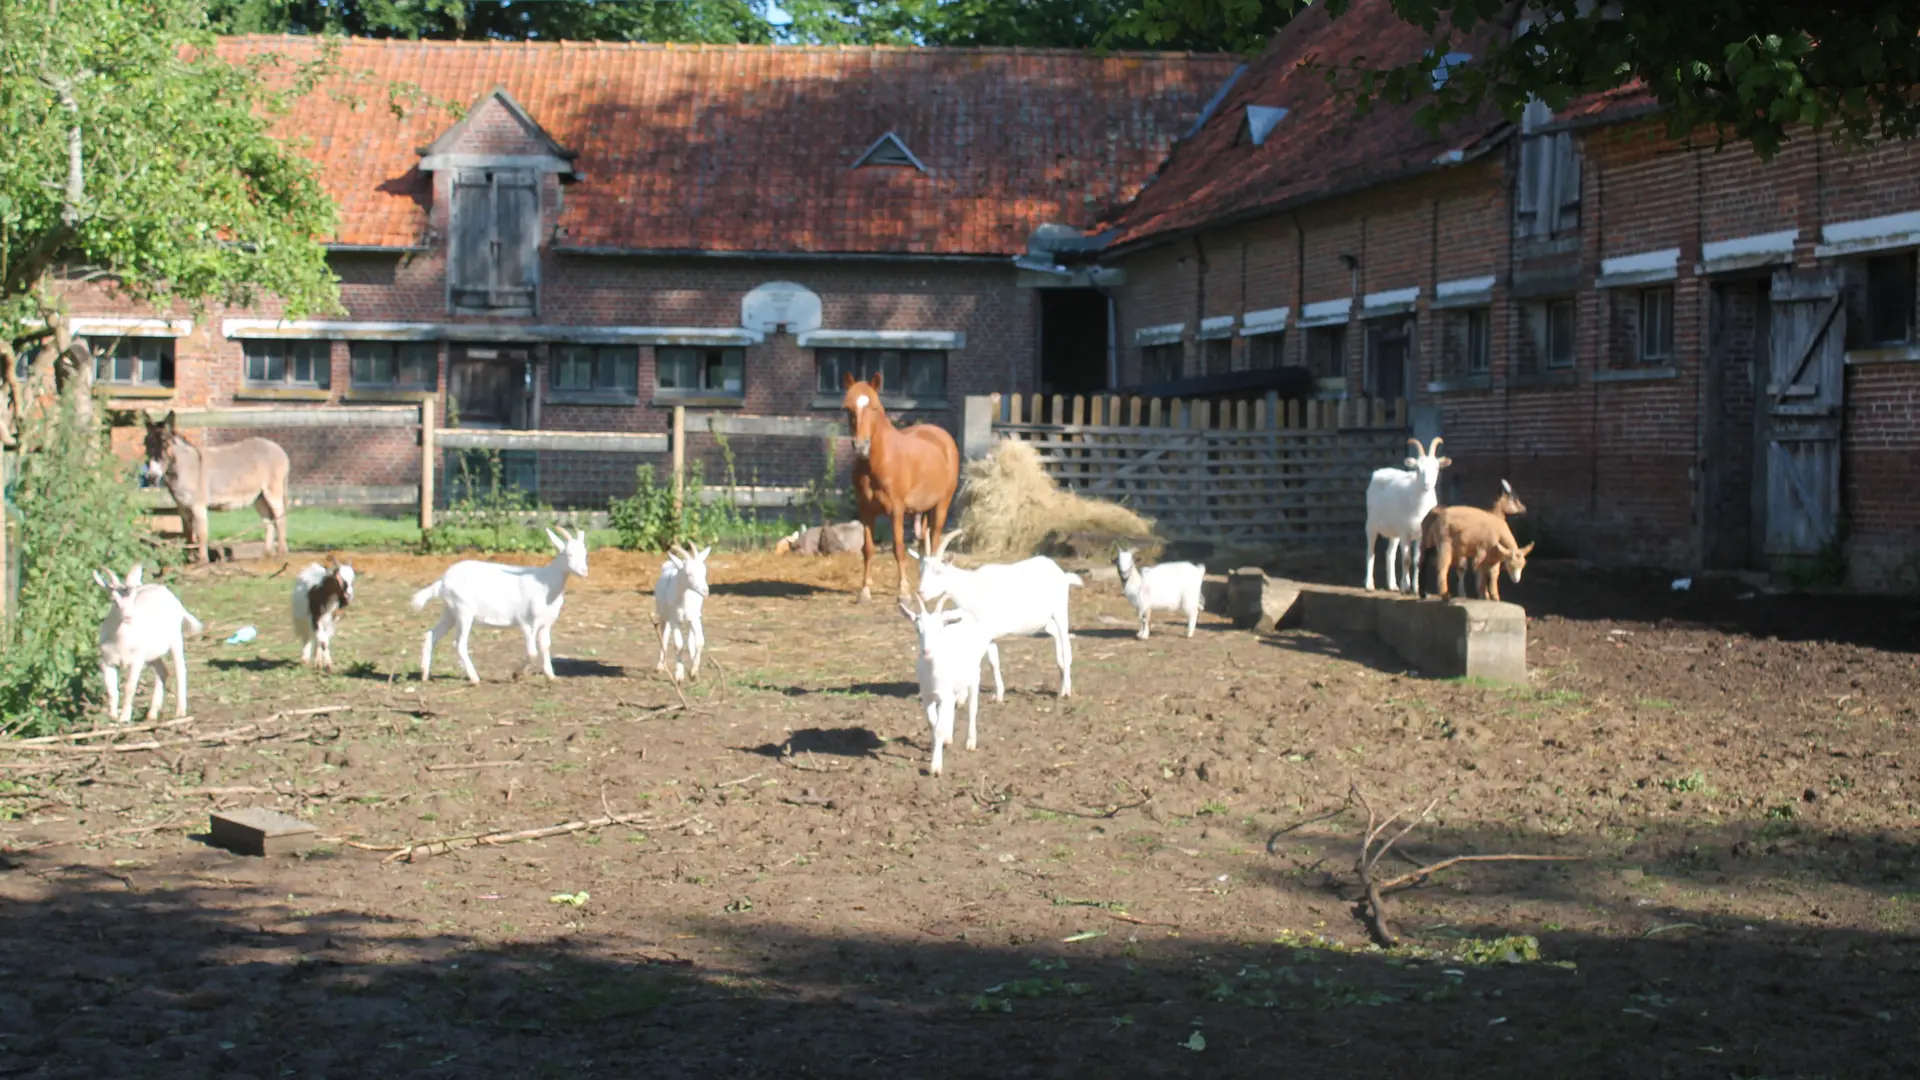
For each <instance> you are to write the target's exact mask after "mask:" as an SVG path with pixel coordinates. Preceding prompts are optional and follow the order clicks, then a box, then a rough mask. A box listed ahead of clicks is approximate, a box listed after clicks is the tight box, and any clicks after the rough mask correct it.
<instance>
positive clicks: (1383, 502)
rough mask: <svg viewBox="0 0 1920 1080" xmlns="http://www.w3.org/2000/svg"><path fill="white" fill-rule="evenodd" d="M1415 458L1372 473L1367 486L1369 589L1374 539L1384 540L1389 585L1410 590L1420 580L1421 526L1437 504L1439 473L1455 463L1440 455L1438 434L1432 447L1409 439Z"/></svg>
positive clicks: (1371, 578) (1391, 587) (1367, 585)
mask: <svg viewBox="0 0 1920 1080" xmlns="http://www.w3.org/2000/svg"><path fill="white" fill-rule="evenodd" d="M1407 442H1408V443H1409V444H1410V445H1411V446H1412V447H1413V452H1414V456H1413V457H1409V458H1407V459H1406V460H1405V461H1404V462H1402V464H1403V465H1404V466H1405V467H1404V468H1401V469H1395V468H1385V469H1375V470H1374V472H1373V479H1372V481H1370V482H1369V483H1368V484H1367V580H1366V587H1367V588H1369V589H1371V588H1373V565H1374V556H1375V550H1374V549H1375V546H1376V545H1375V541H1376V540H1378V539H1380V538H1381V537H1385V538H1386V541H1387V587H1388V588H1390V589H1397V590H1399V591H1401V592H1412V591H1413V590H1414V585H1415V583H1416V582H1418V581H1419V580H1420V527H1421V526H1422V525H1423V524H1425V523H1426V520H1427V515H1428V514H1429V513H1431V512H1432V511H1433V508H1434V507H1435V506H1437V505H1439V502H1440V493H1439V487H1440V470H1441V469H1444V468H1446V467H1447V466H1449V465H1451V464H1453V459H1452V458H1444V457H1439V456H1438V452H1439V450H1440V436H1438V435H1435V436H1434V437H1433V443H1432V445H1430V446H1421V445H1420V440H1419V439H1413V438H1409V439H1408V440H1407Z"/></svg>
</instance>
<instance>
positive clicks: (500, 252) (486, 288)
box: [419, 89, 580, 316]
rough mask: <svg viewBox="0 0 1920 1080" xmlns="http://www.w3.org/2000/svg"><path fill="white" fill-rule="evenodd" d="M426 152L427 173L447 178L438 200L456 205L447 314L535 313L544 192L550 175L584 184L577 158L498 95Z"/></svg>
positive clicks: (449, 210) (450, 216)
mask: <svg viewBox="0 0 1920 1080" xmlns="http://www.w3.org/2000/svg"><path fill="white" fill-rule="evenodd" d="M419 153H420V156H421V161H420V171H421V172H425V173H436V174H441V176H442V178H441V179H440V180H439V181H438V182H437V183H436V185H435V191H436V198H439V197H442V196H444V197H447V198H448V202H447V205H446V209H445V213H446V235H447V307H448V308H449V309H450V310H451V311H452V312H454V313H455V314H469V315H503V316H516V315H517V316H530V315H533V314H535V313H536V312H537V310H538V306H539V305H538V299H539V297H538V289H539V284H540V237H541V234H542V231H543V230H542V228H541V225H542V221H541V212H540V204H541V192H542V191H544V190H546V189H547V188H548V185H549V181H548V180H547V176H548V174H553V175H555V176H557V177H558V178H559V179H561V180H563V181H564V180H569V179H572V180H577V179H579V178H580V174H579V171H578V170H577V169H575V168H574V165H573V161H574V157H575V154H574V152H573V151H571V150H568V149H566V148H565V147H563V146H561V145H560V144H559V143H557V142H555V141H554V139H553V137H552V136H550V135H548V134H547V133H546V131H544V130H543V129H542V128H541V127H540V125H539V124H538V123H536V122H535V121H534V119H533V117H532V116H530V115H529V114H528V113H527V111H526V110H525V109H523V108H521V107H520V104H519V102H516V101H515V100H514V99H513V95H511V94H509V93H507V91H506V90H505V89H495V90H493V91H491V92H489V93H487V94H486V95H484V96H482V97H481V99H480V101H479V102H477V103H476V104H475V105H474V107H473V108H472V109H471V110H469V111H468V112H467V115H466V117H465V118H463V119H462V120H461V121H460V122H459V123H457V124H455V125H454V126H453V127H451V128H449V129H448V130H447V132H446V133H445V134H443V135H441V136H440V137H439V138H438V139H435V140H434V141H433V144H432V145H431V146H426V147H422V148H421V149H420V151H419Z"/></svg>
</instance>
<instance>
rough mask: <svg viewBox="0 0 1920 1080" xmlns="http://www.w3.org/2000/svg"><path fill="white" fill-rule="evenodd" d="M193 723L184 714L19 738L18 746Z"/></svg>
mask: <svg viewBox="0 0 1920 1080" xmlns="http://www.w3.org/2000/svg"><path fill="white" fill-rule="evenodd" d="M191 723H193V717H191V716H182V717H180V718H179V719H178V720H163V721H161V722H160V723H157V724H135V725H132V726H130V727H110V728H95V729H93V730H92V731H69V732H65V733H63V734H60V735H40V736H37V737H35V738H31V739H19V740H16V741H15V745H16V746H47V745H51V744H56V743H63V742H83V741H85V740H87V739H110V738H112V737H114V736H115V735H131V734H134V733H135V732H140V731H160V730H162V729H165V728H172V727H180V726H181V725H183V724H191Z"/></svg>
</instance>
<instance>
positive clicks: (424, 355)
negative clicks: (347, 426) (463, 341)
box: [348, 341, 440, 390]
mask: <svg viewBox="0 0 1920 1080" xmlns="http://www.w3.org/2000/svg"><path fill="white" fill-rule="evenodd" d="M348 351H349V354H350V355H351V357H352V369H353V385H354V386H355V387H359V388H369V387H372V388H378V389H384V390H432V389H434V388H435V387H437V386H439V385H440V346H439V345H437V344H435V343H434V342H431V341H356V342H354V343H353V344H352V345H351V346H350V347H349V350H348Z"/></svg>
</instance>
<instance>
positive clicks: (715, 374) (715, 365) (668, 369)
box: [653, 345, 747, 397]
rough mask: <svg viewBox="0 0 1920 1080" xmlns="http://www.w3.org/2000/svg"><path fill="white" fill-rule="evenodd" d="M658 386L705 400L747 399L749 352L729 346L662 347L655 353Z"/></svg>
mask: <svg viewBox="0 0 1920 1080" xmlns="http://www.w3.org/2000/svg"><path fill="white" fill-rule="evenodd" d="M653 366H654V385H655V386H656V387H657V388H658V389H660V390H661V391H663V392H666V393H678V394H689V395H698V396H702V397H744V396H745V395H746V367H747V350H745V349H742V348H739V347H737V346H729V345H662V346H660V347H658V348H656V349H654V350H653Z"/></svg>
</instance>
